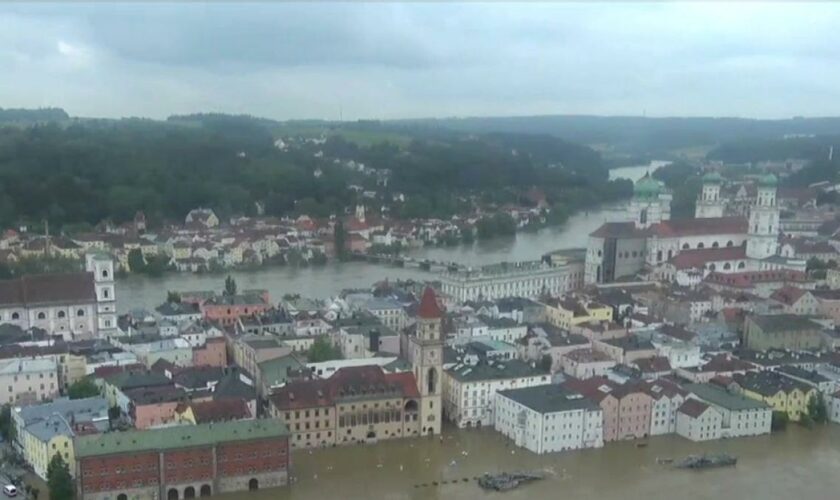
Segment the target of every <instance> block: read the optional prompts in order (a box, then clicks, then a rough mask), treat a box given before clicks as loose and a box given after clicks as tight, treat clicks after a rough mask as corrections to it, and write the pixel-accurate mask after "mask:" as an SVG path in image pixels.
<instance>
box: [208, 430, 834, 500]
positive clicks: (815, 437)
mask: <svg viewBox="0 0 840 500" xmlns="http://www.w3.org/2000/svg"><path fill="white" fill-rule="evenodd" d="M646 442H647V443H648V445H647V446H646V447H638V446H637V443H638V441H625V442H621V443H610V444H607V445H606V446H605V447H604V448H602V449H599V450H585V451H576V452H566V453H555V454H551V455H543V456H539V455H535V454H533V453H530V452H528V451H525V450H523V449H521V448H515V447H514V446H513V445H512V444H511V442H510V441H508V440H506V439H504V438H503V437H502V436H501V435H500V434H498V433H496V432H494V431H492V430H490V429H484V430H468V431H458V430H448V431H447V430H444V439H443V442H441V441H440V440H439V439H437V438H433V439H430V438H420V439H412V440H399V441H392V442H383V443H379V444H377V445H368V446H353V447H341V448H332V449H325V450H313V451H312V452H311V453H310V452H308V451H300V452H295V453H294V454H293V456H292V460H293V475H294V476H295V483H294V484H292V485H291V486H289V487H287V488H281V489H274V490H265V491H258V492H253V493H238V494H231V495H225V496H224V497H222V498H227V499H230V500H232V499H237V500H240V499H241V500H244V499H249V500H269V499H272V500H274V499H281V500H283V499H290V500H291V499H321V498H341V499H387V500H398V499H399V500H402V499H406V500H427V499H437V498H446V499H450V498H454V499H457V498H469V499H473V498H480V497H484V496H487V497H488V498H499V499H502V498H505V499H511V500H524V499H535V498H536V499H543V498H545V499H549V498H550V499H576V500H577V499H589V498H592V499H599V500H612V499H615V500H619V499H620V500H650V499H652V498H654V499H655V498H668V499H674V498H678V499H680V500H700V499H715V500H726V499H752V498H756V499H761V500H776V499H779V500H782V499H784V500H790V499H796V500H805V499H832V498H840V426H837V425H829V426H825V427H819V428H816V429H813V430H808V429H804V428H800V427H796V426H793V427H791V428H789V429H788V430H787V431H786V432H783V433H778V434H773V435H771V436H761V437H755V438H741V439H731V440H721V441H713V442H708V443H692V442H690V441H688V440H685V439H683V438H680V437H678V436H662V437H656V438H651V439H649V440H647V441H646ZM702 452H728V453H731V454H734V455H737V456H738V457H739V462H738V465H737V467H735V468H723V469H714V470H704V471H685V470H676V469H673V468H671V467H669V466H665V465H657V463H656V462H657V460H656V459H657V458H681V457H684V456H685V455H689V454H692V453H702ZM518 469H543V470H546V471H549V472H550V475H549V477H548V478H547V479H545V480H543V481H538V482H534V483H531V484H526V485H524V486H521V487H520V488H518V489H516V490H513V491H509V492H506V493H489V494H486V493H484V492H483V491H482V490H481V489H480V488H479V487H478V485H477V484H476V482H475V481H474V480H473V478H474V477H475V476H478V475H480V474H482V473H484V472H494V471H510V470H518ZM464 478H468V481H467V482H464V481H463V479H464ZM433 482H438V483H439V484H438V485H437V486H435V485H433V484H432V483H433Z"/></svg>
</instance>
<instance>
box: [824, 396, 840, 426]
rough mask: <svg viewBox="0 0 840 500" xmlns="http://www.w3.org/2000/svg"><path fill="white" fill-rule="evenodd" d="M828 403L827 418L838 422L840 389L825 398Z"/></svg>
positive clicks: (839, 418)
mask: <svg viewBox="0 0 840 500" xmlns="http://www.w3.org/2000/svg"><path fill="white" fill-rule="evenodd" d="M826 404H827V405H828V418H829V420H831V421H832V422H834V423H835V424H840V391H838V392H835V393H834V394H832V395H831V396H830V397H828V398H826Z"/></svg>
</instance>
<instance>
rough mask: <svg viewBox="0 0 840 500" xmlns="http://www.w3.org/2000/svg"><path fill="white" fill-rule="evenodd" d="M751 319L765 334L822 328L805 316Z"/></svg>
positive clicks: (759, 316)
mask: <svg viewBox="0 0 840 500" xmlns="http://www.w3.org/2000/svg"><path fill="white" fill-rule="evenodd" d="M749 319H750V320H751V321H752V322H753V323H755V324H756V325H758V326H759V328H761V329H762V330H763V331H764V332H789V331H802V330H819V329H822V326H821V325H820V324H819V323H817V322H815V321H811V320H810V319H808V318H806V317H805V316H799V315H796V314H766V315H754V316H750V317H749Z"/></svg>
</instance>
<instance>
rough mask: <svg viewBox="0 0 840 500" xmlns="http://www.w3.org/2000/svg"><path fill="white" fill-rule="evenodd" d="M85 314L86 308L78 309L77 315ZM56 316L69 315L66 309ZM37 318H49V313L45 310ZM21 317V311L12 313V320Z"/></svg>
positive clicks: (59, 317) (64, 316)
mask: <svg viewBox="0 0 840 500" xmlns="http://www.w3.org/2000/svg"><path fill="white" fill-rule="evenodd" d="M106 297H107V294H106ZM84 315H85V310H84V309H78V310H77V311H76V316H78V317H83V316H84ZM55 316H56V317H57V318H58V319H63V318H66V317H67V313H66V312H65V311H58V312H57V313H56V315H55ZM36 318H38V319H47V313H45V312H44V311H41V312H39V313H38V314H37V315H36ZM19 319H20V313H19V312H13V313H12V320H19Z"/></svg>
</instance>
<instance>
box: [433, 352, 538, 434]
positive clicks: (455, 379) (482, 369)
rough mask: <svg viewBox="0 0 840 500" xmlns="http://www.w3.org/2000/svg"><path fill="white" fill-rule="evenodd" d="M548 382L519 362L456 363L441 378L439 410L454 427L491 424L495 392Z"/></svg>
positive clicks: (535, 371) (533, 369)
mask: <svg viewBox="0 0 840 500" xmlns="http://www.w3.org/2000/svg"><path fill="white" fill-rule="evenodd" d="M550 381H551V377H550V376H549V374H548V373H545V372H542V371H540V370H538V369H536V368H534V367H532V366H531V365H529V364H528V363H525V362H523V361H519V360H515V359H514V360H508V361H499V362H492V361H488V362H486V363H485V362H481V363H479V364H475V365H469V364H458V365H455V367H453V368H451V369H449V370H445V371H444V375H443V411H444V414H445V415H446V416H447V417H448V418H449V420H450V421H452V422H454V423H455V424H456V425H457V426H458V427H461V428H463V427H472V426H482V425H493V420H494V412H495V400H496V393H497V392H498V391H500V390H503V389H515V388H520V387H532V386H535V385H541V384H546V383H549V382H550Z"/></svg>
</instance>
